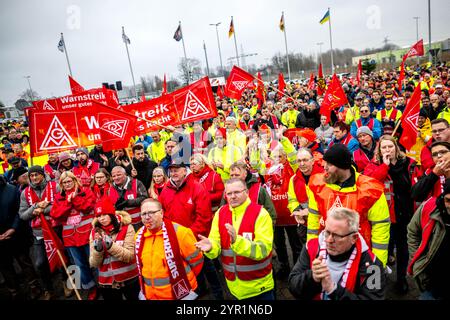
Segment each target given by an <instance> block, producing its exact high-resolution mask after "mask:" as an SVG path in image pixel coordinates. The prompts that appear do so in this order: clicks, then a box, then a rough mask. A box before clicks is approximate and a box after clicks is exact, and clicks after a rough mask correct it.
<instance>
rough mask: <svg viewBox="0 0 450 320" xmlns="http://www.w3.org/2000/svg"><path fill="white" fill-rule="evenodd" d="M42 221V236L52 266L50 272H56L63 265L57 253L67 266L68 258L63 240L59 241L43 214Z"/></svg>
mask: <svg viewBox="0 0 450 320" xmlns="http://www.w3.org/2000/svg"><path fill="white" fill-rule="evenodd" d="M40 219H41V227H42V235H43V236H44V242H45V252H46V253H47V259H48V264H49V265H50V272H54V271H55V270H56V269H58V268H60V267H61V266H62V265H63V263H62V261H61V259H60V258H59V255H58V252H57V251H59V253H60V254H61V257H62V258H63V259H64V263H66V264H67V257H66V256H65V255H64V245H63V244H62V241H61V239H59V237H58V236H57V235H56V233H55V231H54V230H53V228H52V227H51V226H50V225H49V224H48V221H47V220H46V219H45V217H44V215H43V214H42V213H41V215H40Z"/></svg>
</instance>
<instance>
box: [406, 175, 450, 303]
mask: <svg viewBox="0 0 450 320" xmlns="http://www.w3.org/2000/svg"><path fill="white" fill-rule="evenodd" d="M408 248H409V254H410V257H411V263H410V265H409V268H408V272H409V274H411V275H412V276H413V277H414V279H415V280H416V282H417V284H418V286H419V289H420V291H422V294H421V296H420V297H419V299H420V300H442V299H445V300H448V299H449V297H450V295H449V291H448V286H449V285H450V276H449V273H448V267H447V261H449V259H450V255H449V253H450V180H448V179H447V180H446V181H445V185H444V192H443V193H442V194H441V195H440V196H439V197H438V198H435V197H432V198H430V199H428V200H427V201H426V202H424V203H423V204H422V205H421V206H420V207H419V209H417V211H416V213H415V214H414V216H413V217H412V219H411V221H410V223H409V224H408Z"/></svg>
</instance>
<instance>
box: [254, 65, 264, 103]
mask: <svg viewBox="0 0 450 320" xmlns="http://www.w3.org/2000/svg"><path fill="white" fill-rule="evenodd" d="M256 88H257V91H256V97H257V98H258V100H259V105H260V106H261V105H262V104H263V103H264V102H265V101H266V97H265V94H264V93H265V90H264V82H263V80H262V77H261V73H260V72H258V81H257V86H256Z"/></svg>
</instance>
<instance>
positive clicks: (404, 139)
mask: <svg viewBox="0 0 450 320" xmlns="http://www.w3.org/2000/svg"><path fill="white" fill-rule="evenodd" d="M420 98H421V90H420V82H419V83H418V84H417V87H416V88H415V89H414V92H413V94H412V96H411V98H410V99H409V101H408V104H407V105H406V108H405V111H404V112H403V114H402V118H401V121H402V128H403V132H402V136H401V137H400V140H399V141H400V143H401V144H402V146H404V147H405V149H406V150H410V149H411V148H412V146H414V145H415V144H416V138H417V131H418V129H417V128H418V125H417V121H418V119H419V112H420Z"/></svg>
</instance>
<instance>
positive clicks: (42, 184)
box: [29, 174, 50, 190]
mask: <svg viewBox="0 0 450 320" xmlns="http://www.w3.org/2000/svg"><path fill="white" fill-rule="evenodd" d="M48 181H50V177H49V176H48V175H47V174H45V176H44V179H43V180H42V181H41V183H39V184H37V185H36V184H34V183H32V182H31V180H30V184H29V185H30V188H32V189H34V190H44V189H45V186H46V185H47V182H48Z"/></svg>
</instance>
